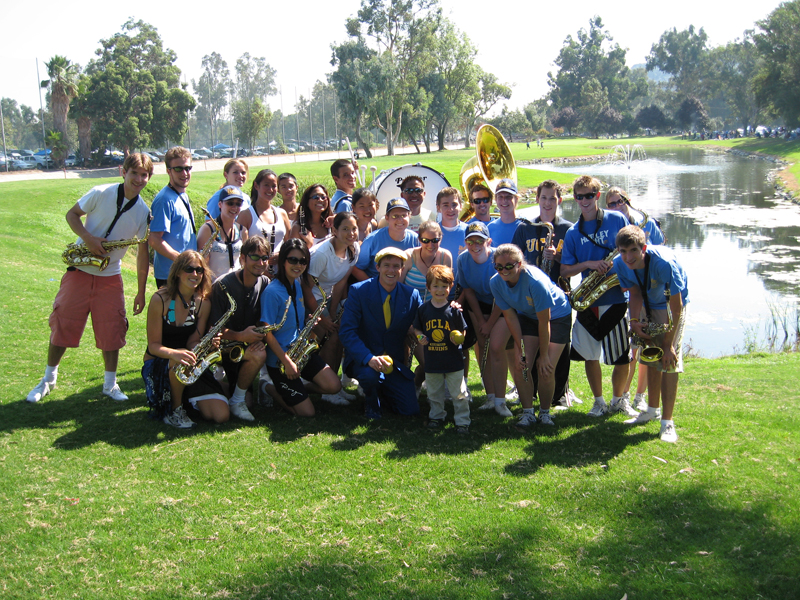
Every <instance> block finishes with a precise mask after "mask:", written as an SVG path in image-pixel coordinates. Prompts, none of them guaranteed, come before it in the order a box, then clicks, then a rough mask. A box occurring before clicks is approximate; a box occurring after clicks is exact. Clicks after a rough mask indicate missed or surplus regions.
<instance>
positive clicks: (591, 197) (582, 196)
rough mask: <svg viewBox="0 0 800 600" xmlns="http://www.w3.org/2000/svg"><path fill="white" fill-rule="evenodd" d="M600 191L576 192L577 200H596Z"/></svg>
mask: <svg viewBox="0 0 800 600" xmlns="http://www.w3.org/2000/svg"><path fill="white" fill-rule="evenodd" d="M597 194H598V192H589V193H588V194H575V200H594V199H595V198H597Z"/></svg>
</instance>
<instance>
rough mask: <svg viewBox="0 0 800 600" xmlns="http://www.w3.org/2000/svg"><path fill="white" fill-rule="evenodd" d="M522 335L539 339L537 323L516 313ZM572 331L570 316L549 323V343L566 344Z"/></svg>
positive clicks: (535, 320)
mask: <svg viewBox="0 0 800 600" xmlns="http://www.w3.org/2000/svg"><path fill="white" fill-rule="evenodd" d="M517 316H518V317H519V326H520V328H521V329H522V335H532V336H533V337H539V321H538V320H537V319H531V318H529V317H526V316H525V315H521V314H519V313H517ZM571 331H572V315H571V314H569V315H566V316H563V317H560V318H558V319H554V320H551V321H550V341H551V342H553V343H555V344H568V343H569V334H570V332H571Z"/></svg>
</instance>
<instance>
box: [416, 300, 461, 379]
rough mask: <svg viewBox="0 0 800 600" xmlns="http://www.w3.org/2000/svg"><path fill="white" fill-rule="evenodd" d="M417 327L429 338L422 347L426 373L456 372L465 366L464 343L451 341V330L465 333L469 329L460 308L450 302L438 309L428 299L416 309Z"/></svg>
mask: <svg viewBox="0 0 800 600" xmlns="http://www.w3.org/2000/svg"><path fill="white" fill-rule="evenodd" d="M414 328H415V329H419V330H420V331H421V332H422V333H424V334H425V337H427V338H428V343H427V344H426V345H425V346H423V348H424V354H425V371H426V372H427V373H454V372H456V371H460V370H461V369H463V368H464V355H463V354H462V353H461V350H460V348H461V346H460V345H458V346H457V345H455V344H454V343H453V342H452V341H451V340H450V332H451V331H461V332H462V333H463V332H464V330H465V329H466V328H467V323H466V321H464V315H463V314H461V311H460V310H456V309H455V308H453V307H452V306H450V304H449V303H448V304H447V305H445V306H443V307H442V308H436V307H435V306H434V305H433V304H432V303H431V301H430V300H428V301H427V302H425V303H424V304H423V305H422V306H420V307H419V309H417V316H416V317H415V319H414Z"/></svg>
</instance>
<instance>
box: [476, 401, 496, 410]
mask: <svg viewBox="0 0 800 600" xmlns="http://www.w3.org/2000/svg"><path fill="white" fill-rule="evenodd" d="M478 410H494V398H487V399H486V402H484V403H483V404H481V405H480V406H479V407H478Z"/></svg>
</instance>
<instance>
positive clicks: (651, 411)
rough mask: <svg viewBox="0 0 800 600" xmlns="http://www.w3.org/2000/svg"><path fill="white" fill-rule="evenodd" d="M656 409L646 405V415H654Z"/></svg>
mask: <svg viewBox="0 0 800 600" xmlns="http://www.w3.org/2000/svg"><path fill="white" fill-rule="evenodd" d="M657 410H658V409H657V408H653V407H652V406H648V407H647V414H648V415H653V416H656V411H657ZM662 422H663V421H662Z"/></svg>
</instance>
